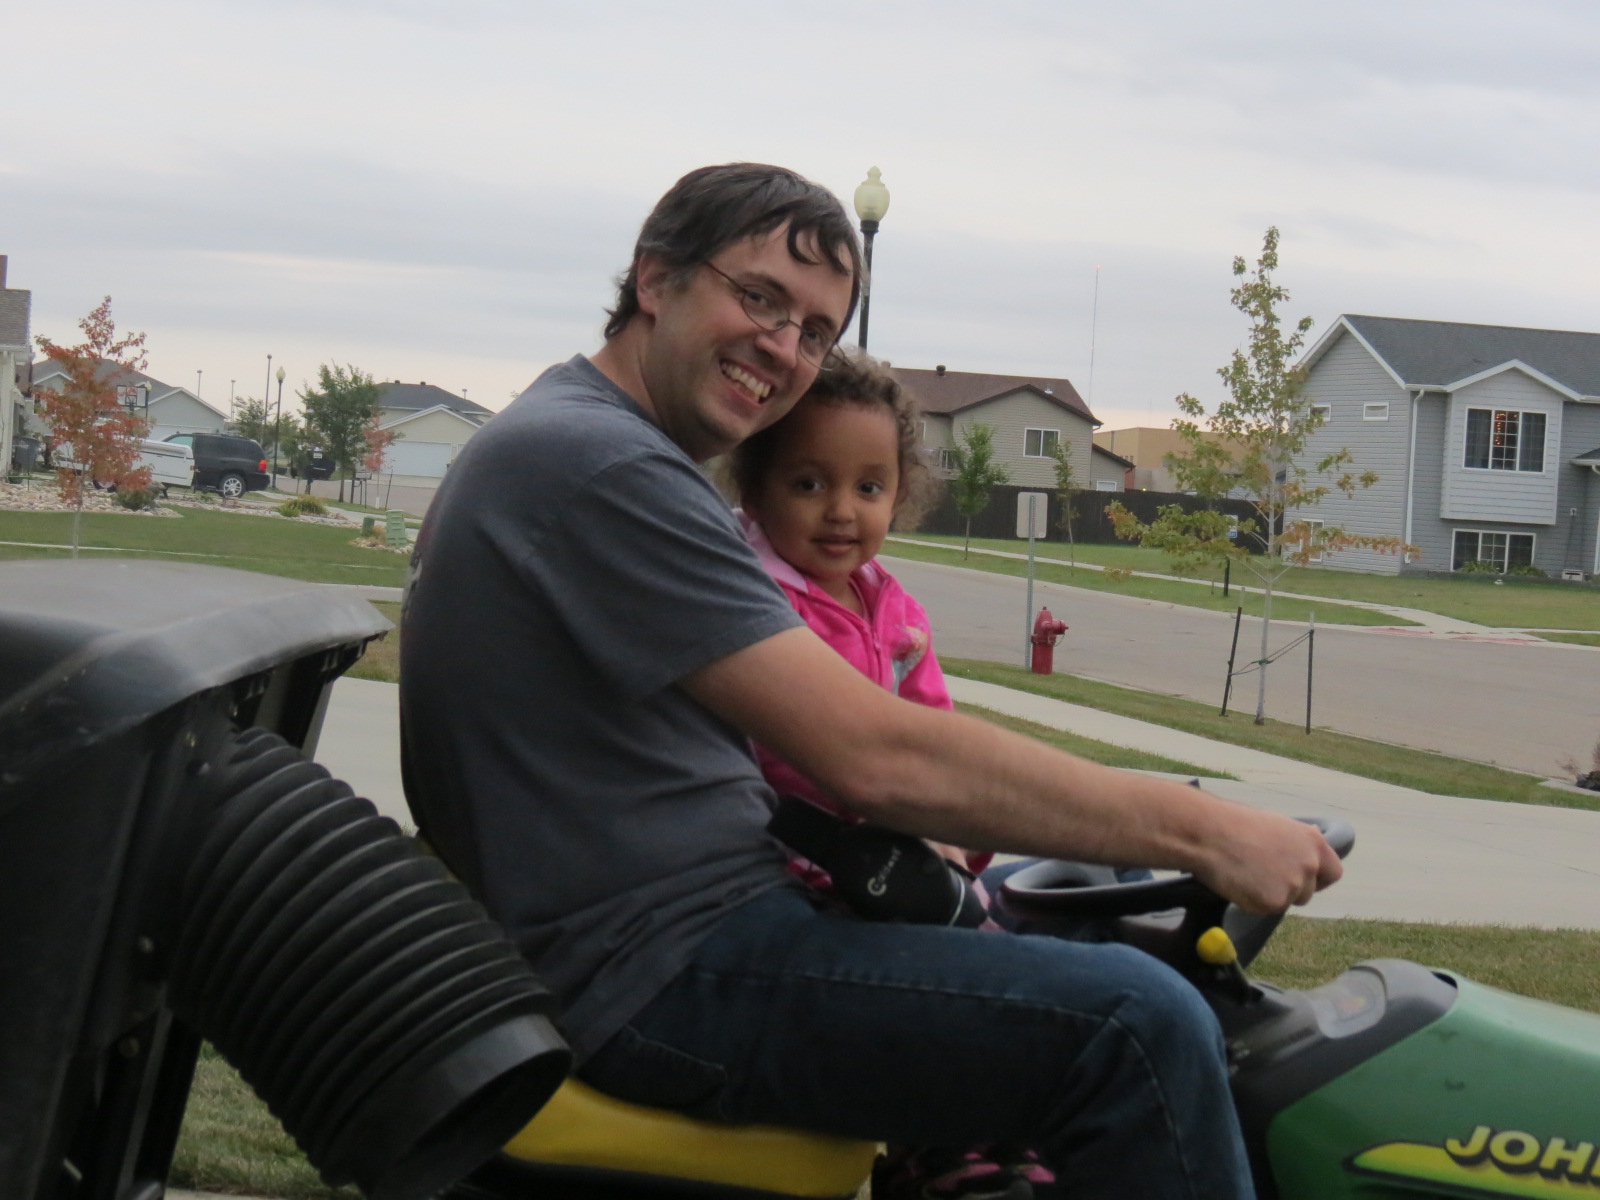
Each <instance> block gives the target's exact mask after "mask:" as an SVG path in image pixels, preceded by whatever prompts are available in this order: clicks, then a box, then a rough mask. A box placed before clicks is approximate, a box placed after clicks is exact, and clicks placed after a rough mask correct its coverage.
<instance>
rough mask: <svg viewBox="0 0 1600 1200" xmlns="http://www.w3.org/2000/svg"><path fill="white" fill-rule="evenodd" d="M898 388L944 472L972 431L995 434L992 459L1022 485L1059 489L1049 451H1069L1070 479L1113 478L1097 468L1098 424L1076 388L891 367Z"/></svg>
mask: <svg viewBox="0 0 1600 1200" xmlns="http://www.w3.org/2000/svg"><path fill="white" fill-rule="evenodd" d="M890 371H891V372H892V373H893V375H894V377H895V378H896V379H898V380H899V381H900V385H901V386H902V387H903V388H905V389H906V391H908V392H910V393H911V395H912V396H914V397H915V398H916V400H917V403H918V405H919V406H920V407H921V408H922V412H923V427H922V442H923V444H924V445H925V446H927V447H928V449H929V451H930V452H931V453H932V454H933V455H934V458H935V460H936V462H938V464H939V465H941V466H945V467H947V464H948V461H949V459H948V454H947V453H946V452H947V451H948V450H950V449H952V448H954V447H955V446H957V445H958V444H960V440H961V438H962V436H963V435H964V434H965V432H966V431H967V430H968V429H970V428H971V427H972V426H974V425H987V426H989V427H990V428H991V429H993V430H994V449H995V460H996V461H997V462H998V463H1000V464H1001V465H1003V466H1004V467H1006V469H1007V470H1009V471H1010V472H1011V482H1012V483H1013V484H1016V485H1018V486H1020V487H1028V488H1048V489H1052V490H1053V489H1054V488H1055V485H1056V472H1055V460H1054V459H1053V458H1052V457H1051V449H1052V448H1053V447H1054V446H1056V445H1065V446H1066V447H1067V457H1068V461H1069V462H1071V464H1072V470H1073V474H1074V475H1075V476H1076V477H1077V478H1078V479H1080V480H1084V481H1086V486H1089V487H1095V486H1100V485H1099V484H1098V483H1097V482H1096V481H1097V479H1098V478H1099V477H1100V476H1106V475H1108V468H1107V465H1106V464H1104V463H1096V462H1095V461H1094V459H1095V457H1096V456H1095V455H1094V454H1093V453H1092V450H1091V447H1092V446H1093V444H1094V431H1095V427H1096V426H1098V425H1099V424H1100V422H1099V421H1097V420H1096V419H1095V416H1094V414H1093V413H1091V412H1090V411H1089V406H1088V405H1087V404H1085V403H1084V402H1083V397H1081V396H1079V395H1078V391H1077V389H1076V388H1074V387H1073V386H1072V383H1071V382H1070V381H1069V380H1066V379H1044V378H1035V377H1032V376H1025V375H984V374H977V373H974V372H970V371H950V370H947V369H946V368H944V367H943V366H938V367H935V368H934V369H933V370H931V371H928V370H919V369H913V368H907V367H890Z"/></svg>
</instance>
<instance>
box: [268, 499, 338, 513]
mask: <svg viewBox="0 0 1600 1200" xmlns="http://www.w3.org/2000/svg"><path fill="white" fill-rule="evenodd" d="M278 511H279V512H280V513H282V514H283V515H284V516H286V517H325V516H327V515H328V506H327V505H326V504H324V503H323V502H322V501H321V500H318V499H317V498H316V497H315V496H291V497H290V498H289V499H287V500H285V501H284V502H283V503H282V504H280V505H278Z"/></svg>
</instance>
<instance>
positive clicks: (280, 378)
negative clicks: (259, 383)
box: [278, 367, 288, 383]
mask: <svg viewBox="0 0 1600 1200" xmlns="http://www.w3.org/2000/svg"><path fill="white" fill-rule="evenodd" d="M287 374H288V372H287V371H285V370H284V369H283V368H282V367H279V368H278V382H279V383H282V382H283V377H284V376H285V375H287Z"/></svg>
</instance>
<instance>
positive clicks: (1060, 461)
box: [1050, 440, 1083, 567]
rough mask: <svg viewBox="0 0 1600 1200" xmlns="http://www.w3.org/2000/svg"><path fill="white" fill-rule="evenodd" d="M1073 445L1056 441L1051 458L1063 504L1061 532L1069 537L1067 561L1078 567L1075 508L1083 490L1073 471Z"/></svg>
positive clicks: (1059, 499) (1057, 490) (1058, 495)
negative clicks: (1073, 519) (1074, 523)
mask: <svg viewBox="0 0 1600 1200" xmlns="http://www.w3.org/2000/svg"><path fill="white" fill-rule="evenodd" d="M1071 455H1072V443H1071V442H1066V441H1059V440H1058V441H1056V442H1054V443H1053V444H1052V445H1051V446H1050V457H1051V459H1052V460H1054V463H1053V465H1054V467H1055V472H1056V499H1057V500H1058V501H1059V502H1060V504H1061V531H1062V532H1063V533H1065V534H1066V535H1067V559H1068V562H1069V563H1070V564H1071V565H1072V566H1073V567H1076V566H1077V565H1078V547H1077V543H1076V542H1074V541H1073V537H1072V517H1073V506H1074V504H1076V503H1077V499H1078V494H1079V493H1080V492H1082V491H1083V488H1082V487H1080V486H1079V484H1078V477H1077V475H1075V474H1074V473H1073V470H1072V458H1071Z"/></svg>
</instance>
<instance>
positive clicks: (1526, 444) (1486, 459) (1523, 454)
mask: <svg viewBox="0 0 1600 1200" xmlns="http://www.w3.org/2000/svg"><path fill="white" fill-rule="evenodd" d="M1544 423H1545V415H1544V414H1543V413H1542V412H1516V411H1509V410H1505V409H1498V408H1469V409H1467V448H1466V454H1465V456H1464V458H1463V460H1462V465H1463V466H1465V467H1468V468H1470V469H1473V470H1479V471H1543V470H1544ZM1519 536H1520V535H1519Z"/></svg>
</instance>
